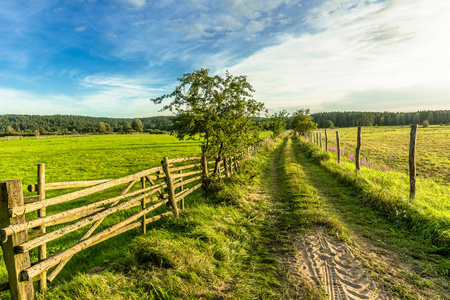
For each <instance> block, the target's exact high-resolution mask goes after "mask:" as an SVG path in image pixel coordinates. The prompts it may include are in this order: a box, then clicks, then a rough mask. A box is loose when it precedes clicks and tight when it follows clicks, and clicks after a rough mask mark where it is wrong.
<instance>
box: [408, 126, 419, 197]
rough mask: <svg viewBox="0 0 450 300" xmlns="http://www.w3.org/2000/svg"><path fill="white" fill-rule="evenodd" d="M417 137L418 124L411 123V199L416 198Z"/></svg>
mask: <svg viewBox="0 0 450 300" xmlns="http://www.w3.org/2000/svg"><path fill="white" fill-rule="evenodd" d="M416 139H417V124H414V125H411V135H410V142H409V199H411V200H414V199H415V198H416Z"/></svg>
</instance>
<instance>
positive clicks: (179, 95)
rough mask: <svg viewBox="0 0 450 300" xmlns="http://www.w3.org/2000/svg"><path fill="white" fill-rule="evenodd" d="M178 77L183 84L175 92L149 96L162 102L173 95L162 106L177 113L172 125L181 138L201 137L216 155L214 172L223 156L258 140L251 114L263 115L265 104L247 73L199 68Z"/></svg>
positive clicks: (228, 155) (208, 150)
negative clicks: (221, 73) (212, 72)
mask: <svg viewBox="0 0 450 300" xmlns="http://www.w3.org/2000/svg"><path fill="white" fill-rule="evenodd" d="M178 80H179V81H180V82H181V84H180V85H178V86H177V87H175V90H174V91H173V92H172V93H170V94H166V95H163V96H161V97H158V98H153V99H150V100H151V101H153V102H154V103H155V104H159V103H161V102H162V101H163V100H164V99H166V98H168V99H172V101H171V102H170V103H169V104H167V105H165V106H164V107H163V109H162V111H164V110H169V111H171V112H172V113H174V114H175V118H173V119H172V128H171V129H172V130H173V131H174V132H176V134H177V137H178V138H179V139H184V138H186V137H188V138H189V139H198V140H200V141H201V143H202V145H203V146H204V149H205V151H206V153H207V155H208V156H209V157H211V156H213V155H216V167H215V170H214V171H215V172H217V168H218V164H219V162H220V161H221V160H222V159H223V158H224V157H230V156H235V155H237V154H239V153H241V152H242V150H244V149H245V148H246V147H248V146H250V145H252V144H254V143H255V142H256V141H257V140H258V138H259V135H258V129H257V127H256V125H255V124H254V123H253V122H252V118H253V117H255V116H259V115H260V113H261V111H263V109H264V104H263V103H260V102H257V101H256V100H254V99H253V96H252V94H251V93H252V92H254V90H253V88H252V86H251V85H250V83H248V82H247V78H246V77H245V76H233V75H231V74H230V73H228V71H227V72H226V73H225V78H222V77H220V76H218V75H216V76H210V75H209V70H208V69H199V70H196V71H194V72H193V73H187V74H184V76H183V77H181V78H178Z"/></svg>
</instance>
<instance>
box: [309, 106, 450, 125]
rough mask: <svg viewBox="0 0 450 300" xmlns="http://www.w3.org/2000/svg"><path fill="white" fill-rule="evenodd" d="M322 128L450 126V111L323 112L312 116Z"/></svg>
mask: <svg viewBox="0 0 450 300" xmlns="http://www.w3.org/2000/svg"><path fill="white" fill-rule="evenodd" d="M311 116H312V118H313V119H314V122H316V123H317V124H318V126H319V127H321V128H329V127H333V126H336V127H354V126H401V125H410V124H424V123H429V124H433V125H445V124H450V110H424V111H417V112H361V111H346V112H321V113H314V114H311Z"/></svg>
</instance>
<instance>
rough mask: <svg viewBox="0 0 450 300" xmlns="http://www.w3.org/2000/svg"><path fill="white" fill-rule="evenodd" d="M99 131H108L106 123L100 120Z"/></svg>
mask: <svg viewBox="0 0 450 300" xmlns="http://www.w3.org/2000/svg"><path fill="white" fill-rule="evenodd" d="M97 131H98V132H100V133H105V132H106V126H105V123H103V122H99V123H98V128H97Z"/></svg>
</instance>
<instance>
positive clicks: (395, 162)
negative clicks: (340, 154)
mask: <svg viewBox="0 0 450 300" xmlns="http://www.w3.org/2000/svg"><path fill="white" fill-rule="evenodd" d="M336 130H339V136H340V141H341V148H342V149H344V150H347V151H350V152H351V153H353V154H354V152H355V148H356V133H357V128H356V127H352V128H340V129H336ZM336 130H335V129H328V140H329V145H332V146H334V147H335V146H336V134H335V131H336ZM410 130H411V129H410V127H408V126H404V127H384V126H383V127H377V126H375V127H363V128H362V142H361V144H362V146H361V155H362V156H364V157H365V158H366V159H367V160H368V161H369V160H370V161H371V162H372V163H374V164H376V165H378V168H384V167H385V166H387V164H388V156H389V167H390V169H395V170H398V171H401V172H404V173H407V172H408V155H409V140H410ZM321 132H322V133H323V131H322V130H321ZM322 137H323V138H324V134H322ZM416 160H417V176H418V177H419V178H432V179H434V180H436V181H439V182H441V183H444V184H447V185H448V184H450V127H449V126H431V127H429V128H422V127H419V129H418V132H417V157H416Z"/></svg>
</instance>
